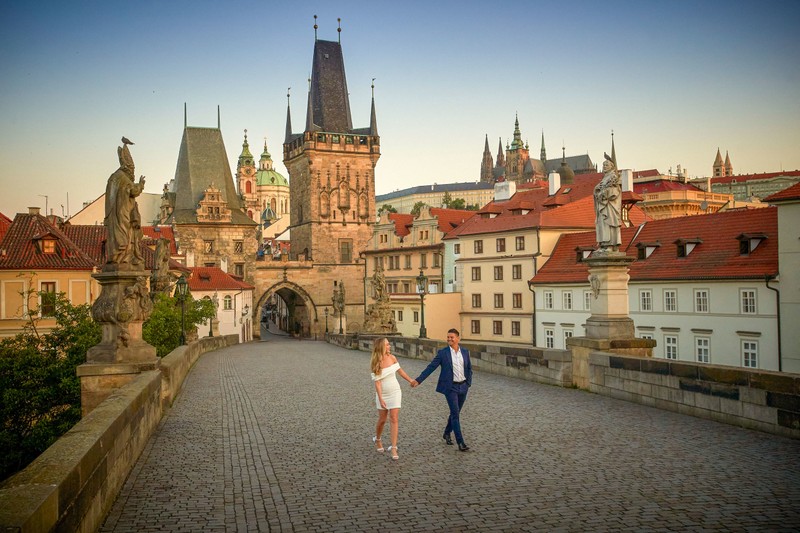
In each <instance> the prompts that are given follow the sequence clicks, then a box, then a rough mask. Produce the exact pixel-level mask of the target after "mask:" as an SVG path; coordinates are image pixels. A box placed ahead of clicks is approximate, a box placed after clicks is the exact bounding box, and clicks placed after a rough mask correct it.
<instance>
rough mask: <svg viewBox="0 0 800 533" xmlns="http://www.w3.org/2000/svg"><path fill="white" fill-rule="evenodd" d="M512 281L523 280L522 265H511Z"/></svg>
mask: <svg viewBox="0 0 800 533" xmlns="http://www.w3.org/2000/svg"><path fill="white" fill-rule="evenodd" d="M511 279H522V265H511Z"/></svg>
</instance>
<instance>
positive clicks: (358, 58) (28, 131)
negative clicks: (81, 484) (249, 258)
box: [0, 0, 800, 218]
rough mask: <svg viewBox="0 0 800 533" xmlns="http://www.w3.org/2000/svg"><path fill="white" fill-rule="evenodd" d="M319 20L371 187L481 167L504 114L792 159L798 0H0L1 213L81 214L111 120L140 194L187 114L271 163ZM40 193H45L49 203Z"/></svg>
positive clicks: (525, 129) (629, 141) (93, 187)
mask: <svg viewBox="0 0 800 533" xmlns="http://www.w3.org/2000/svg"><path fill="white" fill-rule="evenodd" d="M315 14H316V15H318V19H317V23H318V25H319V29H318V33H317V36H318V38H319V39H324V40H337V39H338V38H339V35H338V34H337V18H341V28H342V32H341V43H342V48H343V52H344V58H345V69H346V74H347V83H348V90H349V91H350V108H351V111H352V117H353V126H354V127H355V128H360V127H367V126H369V111H370V102H371V101H370V83H371V80H372V78H375V103H376V108H377V120H378V130H379V133H380V135H381V152H382V155H381V159H380V161H379V162H378V165H377V168H376V183H375V188H376V192H377V193H378V194H383V193H387V192H391V191H394V190H398V189H403V188H406V187H410V186H413V185H424V184H431V183H452V182H466V181H473V182H474V181H477V180H478V178H479V172H480V164H481V157H482V154H483V148H484V139H485V136H486V135H488V138H489V145H490V148H491V150H492V154H493V156H496V153H497V146H498V139H499V138H502V139H503V144H505V143H506V142H508V141H510V140H511V137H512V134H513V130H514V119H515V116H518V117H519V122H520V129H521V131H522V137H523V139H524V140H527V141H528V142H529V143H530V147H531V152H532V155H534V156H538V153H539V147H540V143H541V136H542V133H543V134H544V138H545V144H546V148H547V157H548V159H554V158H560V156H561V147H562V145H563V146H564V147H565V148H566V153H567V155H579V154H585V153H588V154H589V155H590V157H591V158H592V160H593V161H594V162H595V163H598V164H599V163H600V162H602V159H603V152H604V151H608V152H610V144H611V131H612V130H613V131H614V140H615V145H616V151H617V160H618V162H619V166H620V167H621V168H632V169H634V170H645V169H651V168H657V169H658V170H660V171H661V172H663V173H667V172H668V171H669V170H670V169H672V170H673V171H675V169H676V168H677V165H681V166H682V167H683V168H684V169H686V171H687V173H688V175H689V176H690V177H700V176H707V175H709V174H710V172H711V167H712V164H713V161H714V156H715V155H716V151H717V148H719V149H720V150H721V151H722V155H723V157H724V156H725V152H726V151H727V152H729V154H730V158H731V162H732V164H733V167H734V171H735V172H736V173H737V174H738V173H756V172H774V171H779V170H794V169H800V59H798V58H800V40H798V39H797V38H796V26H797V23H798V21H800V2H797V1H795V0H790V1H783V2H780V1H771V0H766V1H751V2H745V1H726V2H723V1H711V0H709V1H702V0H693V1H689V0H673V1H670V2H661V1H651V0H636V1H614V0H607V1H604V2H589V1H570V0H563V1H559V2H542V1H520V2H501V3H496V2H473V1H469V0H461V1H449V0H443V1H430V0H427V1H416V0H410V1H409V0H407V1H403V2H396V1H381V0H374V1H372V2H353V1H345V0H342V1H340V2H329V1H328V2H317V1H311V0H309V1H306V2H301V3H298V2H286V1H280V2H277V1H272V0H261V1H244V0H241V1H240V0H230V1H226V2H218V1H206V0H192V1H185V0H171V1H168V2H165V1H161V0H137V1H130V0H128V1H126V2H120V1H117V0H103V1H94V0H82V1H78V0H73V1H70V2H65V1H40V0H29V1H25V2H23V1H22V0H19V1H17V0H3V1H0V212H2V213H4V214H6V215H7V216H9V217H11V218H13V216H14V213H17V212H25V211H27V207H28V206H39V207H41V208H43V210H44V208H45V206H46V205H47V206H48V207H49V208H50V209H51V211H52V212H54V213H55V214H57V215H69V214H75V213H76V212H78V211H79V210H80V208H81V206H82V203H83V202H85V201H91V200H94V199H95V198H97V197H98V196H100V195H101V194H102V193H103V192H104V190H105V183H106V180H107V179H108V176H109V175H110V174H111V173H113V172H114V171H115V170H116V169H117V168H118V166H119V163H118V159H117V154H116V148H117V146H119V145H120V138H121V137H122V136H123V135H124V136H126V137H128V138H129V139H131V140H133V141H134V142H135V143H136V144H135V146H133V147H132V155H133V158H134V161H135V163H136V172H137V174H143V175H144V176H146V180H147V181H146V188H145V190H146V191H147V192H154V193H159V192H161V190H162V188H163V186H164V184H165V183H167V182H168V181H169V180H170V179H172V178H173V177H174V174H175V167H176V164H177V159H178V151H179V148H180V142H181V136H182V133H183V123H184V104H186V106H187V108H188V125H189V126H205V127H215V126H216V125H217V106H219V107H220V114H221V129H222V135H223V138H224V142H225V147H226V150H227V152H228V156H229V160H230V164H231V168H232V171H235V167H236V160H237V157H238V155H239V153H240V152H241V149H242V140H243V131H244V130H245V129H247V131H248V137H249V140H250V147H251V152H252V153H253V154H254V155H255V156H256V157H258V155H259V154H260V153H261V148H262V146H263V143H264V138H265V137H266V140H267V143H268V147H269V150H270V153H271V154H272V156H273V159H274V160H275V166H276V170H278V171H279V172H281V173H282V174H284V175H287V173H286V170H285V167H284V166H283V164H282V161H281V159H282V148H281V143H282V141H283V137H284V132H285V125H286V104H287V98H286V94H287V88H289V87H291V91H290V92H291V100H290V101H291V107H292V122H293V125H294V130H295V133H299V132H300V128H301V127H303V126H304V124H305V107H306V95H307V90H308V81H307V79H308V78H309V77H310V71H311V60H312V52H313V47H314V29H313V25H314V19H313V16H314V15H315ZM45 196H47V198H45Z"/></svg>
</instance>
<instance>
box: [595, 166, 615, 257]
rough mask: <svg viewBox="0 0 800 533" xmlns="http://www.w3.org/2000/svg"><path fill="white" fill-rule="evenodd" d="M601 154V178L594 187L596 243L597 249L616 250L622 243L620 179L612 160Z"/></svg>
mask: <svg viewBox="0 0 800 533" xmlns="http://www.w3.org/2000/svg"><path fill="white" fill-rule="evenodd" d="M603 156H604V157H605V161H603V179H601V180H600V182H599V183H598V184H597V185H596V186H595V188H594V210H595V226H596V231H597V244H598V247H599V248H598V249H599V250H602V251H608V250H611V251H615V252H616V251H617V250H619V245H620V244H621V243H622V237H621V234H620V226H621V223H622V215H621V213H622V181H621V179H620V175H619V172H618V171H617V166H616V165H615V164H614V161H612V160H611V158H610V157H609V156H608V154H603Z"/></svg>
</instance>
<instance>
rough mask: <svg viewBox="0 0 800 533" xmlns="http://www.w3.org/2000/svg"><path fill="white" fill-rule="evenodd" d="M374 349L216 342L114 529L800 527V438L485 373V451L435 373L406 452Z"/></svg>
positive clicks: (404, 432)
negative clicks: (462, 444)
mask: <svg viewBox="0 0 800 533" xmlns="http://www.w3.org/2000/svg"><path fill="white" fill-rule="evenodd" d="M368 357H369V355H368V354H367V353H364V352H357V351H349V350H344V349H341V348H337V347H334V346H330V345H328V344H325V343H323V342H314V341H297V340H293V339H288V338H278V337H274V336H270V337H269V340H268V341H266V342H260V343H250V344H245V345H238V346H234V347H230V348H226V349H223V350H219V351H217V352H212V353H209V354H206V355H204V356H203V357H202V358H201V359H200V360H199V361H198V363H197V364H196V366H195V368H194V369H193V370H192V372H191V373H190V375H189V376H188V378H187V380H186V382H185V385H184V390H183V391H182V392H181V394H180V395H179V397H178V399H177V400H176V402H175V404H174V405H173V407H172V409H171V410H170V411H169V412H168V413H167V415H166V416H165V418H164V420H163V421H162V423H161V425H160V427H159V429H158V431H157V432H156V433H155V434H154V436H153V437H152V439H151V440H150V442H149V443H148V445H147V448H146V449H145V451H144V453H143V454H142V456H141V458H140V459H139V461H138V463H137V465H136V467H135V468H134V470H133V471H132V472H131V475H130V477H129V478H128V480H127V482H126V484H125V486H124V488H123V489H122V491H121V493H120V495H119V497H118V499H117V501H116V503H115V504H114V506H113V508H112V510H111V512H110V513H109V515H108V517H107V518H106V522H105V524H104V526H103V529H102V531H119V532H123V531H130V532H133V531H136V532H141V531H365V530H374V531H381V530H383V531H391V532H398V531H425V530H445V531H641V530H661V531H676V530H680V531H790V530H795V531H796V530H798V529H800V442H797V441H793V440H790V439H785V438H781V437H775V436H771V435H767V434H763V433H758V432H754V431H749V430H743V429H739V428H735V427H731V426H726V425H722V424H718V423H715V422H711V421H707V420H700V419H696V418H691V417H688V416H683V415H678V414H675V413H671V412H666V411H659V410H657V409H653V408H648V407H644V406H640V405H636V404H632V403H627V402H623V401H619V400H614V399H611V398H605V397H601V396H597V395H594V394H590V393H587V392H584V391H579V390H573V389H562V388H558V387H551V386H547V385H540V384H536V383H530V382H527V381H522V380H516V379H511V378H506V377H501V376H496V375H492V374H484V373H480V372H477V373H476V375H475V377H474V383H473V387H472V389H471V391H470V394H469V398H468V400H467V403H466V404H465V406H464V410H463V412H462V424H463V427H464V435H465V439H466V440H467V442H468V443H469V445H470V446H471V448H472V449H471V450H470V451H469V452H466V453H460V452H458V451H457V450H456V448H455V446H446V445H445V444H444V441H443V440H442V438H441V433H442V428H443V426H444V424H445V417H446V414H447V406H446V403H445V401H444V399H443V398H442V396H441V395H439V394H437V393H436V392H435V390H434V389H435V383H436V381H435V379H436V375H437V374H434V375H433V376H431V378H430V379H429V380H428V381H426V382H425V383H423V384H422V385H421V386H420V387H419V388H417V389H413V390H412V389H410V388H408V387H407V385H403V409H402V411H401V414H400V439H399V441H400V445H399V451H400V460H399V461H392V460H391V458H390V457H389V454H379V453H377V452H375V451H374V450H373V448H372V442H371V438H372V435H373V432H374V424H375V420H376V412H375V410H374V403H373V396H372V395H373V388H372V382H371V381H370V379H369V370H368ZM400 363H401V365H402V366H403V368H404V369H405V370H406V371H407V372H408V373H409V374H410V375H411V376H412V377H414V376H416V375H417V373H419V371H421V370H422V368H424V362H422V361H416V360H408V359H400ZM401 383H402V384H405V382H404V381H401ZM386 431H387V433H386V435H387V436H388V427H387V430H386ZM385 442H386V443H388V439H387V440H386V441H385Z"/></svg>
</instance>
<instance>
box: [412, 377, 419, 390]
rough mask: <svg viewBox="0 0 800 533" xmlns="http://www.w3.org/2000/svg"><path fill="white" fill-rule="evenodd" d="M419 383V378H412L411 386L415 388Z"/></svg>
mask: <svg viewBox="0 0 800 533" xmlns="http://www.w3.org/2000/svg"><path fill="white" fill-rule="evenodd" d="M417 385H419V383H417V380H416V379H412V380H411V388H412V389H413V388H415V387H416V386H417Z"/></svg>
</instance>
